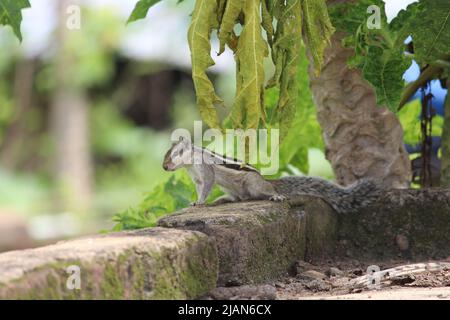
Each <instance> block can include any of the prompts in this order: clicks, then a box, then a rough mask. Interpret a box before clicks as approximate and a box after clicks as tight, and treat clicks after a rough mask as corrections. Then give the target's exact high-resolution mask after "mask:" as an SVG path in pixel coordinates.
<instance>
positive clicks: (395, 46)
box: [330, 0, 450, 112]
mask: <svg viewBox="0 0 450 320" xmlns="http://www.w3.org/2000/svg"><path fill="white" fill-rule="evenodd" d="M370 5H377V6H378V7H379V8H380V9H381V10H380V13H381V28H380V29H369V28H368V27H367V18H368V17H369V15H368V14H367V12H366V10H367V8H368V7H369V6H370ZM330 15H331V17H332V22H333V25H334V26H336V28H337V29H338V30H340V31H344V32H346V33H347V34H348V36H347V37H346V38H345V39H344V44H345V45H346V46H349V47H353V48H355V56H354V57H352V58H351V59H350V61H349V64H350V65H351V66H353V67H358V68H360V69H361V70H362V72H363V76H364V78H365V79H366V80H367V81H368V82H369V83H370V84H371V85H372V86H373V87H374V89H375V91H376V95H377V103H378V104H379V105H382V106H386V107H387V108H389V109H390V110H391V111H393V112H396V111H397V110H398V108H399V105H400V101H401V96H402V93H403V90H404V85H403V80H402V76H403V73H404V72H405V71H406V70H407V68H408V67H409V66H410V64H411V60H410V59H411V58H410V57H408V56H407V55H405V54H404V51H405V47H404V43H403V42H404V41H405V39H406V38H407V37H408V36H409V35H411V36H412V38H413V42H414V59H415V60H416V61H417V62H418V63H419V65H421V66H425V65H426V64H427V63H431V62H433V61H435V60H437V59H442V58H445V57H446V56H447V55H448V54H450V50H449V47H448V43H449V42H450V21H449V20H450V2H448V1H446V0H437V1H435V0H420V1H419V2H417V3H413V4H411V5H409V6H408V7H407V9H406V10H402V11H400V12H399V14H398V16H397V17H396V18H395V19H393V20H392V21H391V23H389V24H388V23H387V20H386V15H385V11H384V2H383V1H381V0H360V1H358V2H357V3H344V4H337V5H334V6H332V7H331V8H330ZM403 100H404V99H403Z"/></svg>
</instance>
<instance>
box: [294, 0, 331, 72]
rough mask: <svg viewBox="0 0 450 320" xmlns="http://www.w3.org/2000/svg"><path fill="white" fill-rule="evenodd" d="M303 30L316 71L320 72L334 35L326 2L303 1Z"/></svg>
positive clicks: (321, 0)
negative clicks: (325, 53) (327, 48)
mask: <svg viewBox="0 0 450 320" xmlns="http://www.w3.org/2000/svg"><path fill="white" fill-rule="evenodd" d="M302 13H303V23H304V24H303V28H304V30H305V36H306V43H307V45H308V47H309V52H310V54H311V55H312V57H313V61H314V70H315V72H316V74H318V73H319V72H320V70H321V69H322V65H323V54H324V51H325V48H326V47H327V45H328V44H329V43H330V38H331V36H332V34H333V33H334V28H333V26H332V25H331V22H330V17H329V16H328V11H327V5H326V3H325V0H302Z"/></svg>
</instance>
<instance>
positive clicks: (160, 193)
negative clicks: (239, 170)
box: [113, 170, 222, 231]
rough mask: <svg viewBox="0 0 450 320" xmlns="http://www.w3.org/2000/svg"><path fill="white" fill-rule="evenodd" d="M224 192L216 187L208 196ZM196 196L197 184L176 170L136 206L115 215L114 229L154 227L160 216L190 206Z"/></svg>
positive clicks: (212, 197)
mask: <svg viewBox="0 0 450 320" xmlns="http://www.w3.org/2000/svg"><path fill="white" fill-rule="evenodd" d="M221 194H222V193H221V191H220V190H219V189H217V188H214V189H213V192H212V193H211V194H210V196H209V197H208V201H209V202H210V201H212V200H214V199H216V198H217V197H218V196H220V195H221ZM195 197H196V193H195V186H194V184H193V182H192V180H191V178H190V177H189V176H188V174H187V173H186V172H185V171H183V170H180V171H177V172H175V173H174V174H173V175H172V176H171V177H170V178H169V179H168V180H167V181H164V182H161V183H160V184H158V185H157V186H156V187H155V188H154V189H153V190H152V191H151V192H150V193H148V194H146V195H145V198H144V200H143V201H142V202H141V204H139V206H138V207H136V208H129V209H128V210H125V211H123V212H120V213H118V214H116V215H114V217H113V220H114V221H115V222H116V225H115V226H114V230H116V231H118V230H129V229H140V228H146V227H154V226H156V223H157V221H158V219H159V218H161V217H162V216H165V215H167V214H169V213H172V212H174V211H177V210H180V209H182V208H186V207H188V206H189V205H190V204H191V203H192V202H193V201H194V200H195Z"/></svg>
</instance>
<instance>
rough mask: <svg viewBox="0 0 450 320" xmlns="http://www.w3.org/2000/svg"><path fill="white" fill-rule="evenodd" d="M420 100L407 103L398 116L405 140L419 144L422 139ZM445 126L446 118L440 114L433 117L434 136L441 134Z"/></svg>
mask: <svg viewBox="0 0 450 320" xmlns="http://www.w3.org/2000/svg"><path fill="white" fill-rule="evenodd" d="M421 108H422V107H421V104H420V100H418V99H416V100H413V101H411V102H409V103H407V104H406V105H405V106H404V107H403V108H402V109H400V111H399V112H398V114H397V115H398V118H399V120H400V123H401V125H402V128H403V140H404V141H405V143H406V144H409V145H412V146H414V145H418V144H419V143H420V142H421V139H420V113H421ZM443 126H444V118H443V117H442V116H440V115H436V116H435V117H433V125H432V132H431V135H432V136H441V134H442V129H443Z"/></svg>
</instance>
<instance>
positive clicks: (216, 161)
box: [163, 137, 381, 213]
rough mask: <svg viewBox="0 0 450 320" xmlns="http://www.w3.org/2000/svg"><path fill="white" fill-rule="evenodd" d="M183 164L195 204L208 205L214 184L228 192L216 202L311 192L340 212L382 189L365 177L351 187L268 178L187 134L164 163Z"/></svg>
mask: <svg viewBox="0 0 450 320" xmlns="http://www.w3.org/2000/svg"><path fill="white" fill-rule="evenodd" d="M193 160H194V161H193ZM182 167H184V168H186V169H187V171H188V173H189V175H190V176H191V178H192V180H193V181H194V184H195V187H196V191H197V198H198V199H197V201H196V202H194V203H192V205H193V206H196V205H204V204H205V202H206V198H207V197H208V195H209V193H210V192H211V189H212V187H213V185H214V184H217V185H219V187H220V188H221V189H222V190H223V191H224V192H225V194H226V195H224V196H222V197H220V198H218V199H216V201H215V202H214V203H213V204H223V203H227V202H237V201H246V200H271V201H285V200H287V199H289V198H291V197H295V196H301V195H309V196H315V197H319V198H321V199H323V200H324V201H325V202H327V203H328V204H329V205H330V206H331V207H332V208H333V209H334V210H335V211H337V212H338V213H342V212H350V211H355V210H357V209H359V208H361V207H365V206H368V205H369V204H371V203H372V202H374V201H375V200H376V199H377V198H378V196H379V194H380V191H381V187H380V184H378V183H376V182H375V180H372V179H362V180H359V181H356V182H355V183H353V184H352V185H350V186H348V187H342V186H339V185H337V184H335V183H332V182H330V181H327V180H325V179H322V178H317V177H306V176H287V177H283V178H280V179H275V180H267V179H265V178H264V177H263V176H262V175H261V174H260V173H259V171H258V170H257V169H256V168H253V167H252V166H249V165H247V164H245V163H243V162H241V161H239V160H236V159H232V158H229V157H225V156H222V155H219V154H217V153H215V152H213V151H210V150H208V149H205V148H201V147H198V146H196V145H194V144H193V143H192V142H191V141H190V140H189V139H186V138H184V137H181V138H180V140H179V141H177V142H175V143H174V144H173V145H172V147H171V148H170V149H169V150H168V151H167V153H166V155H165V157H164V162H163V169H164V170H166V171H175V170H177V169H179V168H182Z"/></svg>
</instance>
